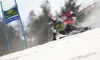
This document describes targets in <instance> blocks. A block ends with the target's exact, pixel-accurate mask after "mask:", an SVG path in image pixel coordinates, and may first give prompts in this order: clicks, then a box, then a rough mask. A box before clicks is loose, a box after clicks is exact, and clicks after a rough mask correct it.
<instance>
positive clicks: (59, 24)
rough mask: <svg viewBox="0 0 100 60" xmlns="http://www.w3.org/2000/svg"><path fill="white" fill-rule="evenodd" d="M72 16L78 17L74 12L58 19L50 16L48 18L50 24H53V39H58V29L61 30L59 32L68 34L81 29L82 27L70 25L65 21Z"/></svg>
mask: <svg viewBox="0 0 100 60" xmlns="http://www.w3.org/2000/svg"><path fill="white" fill-rule="evenodd" d="M71 17H76V14H75V13H72V14H71V15H66V16H64V17H61V18H58V19H56V20H54V19H53V18H48V20H47V22H48V25H50V26H51V29H52V31H53V40H57V39H56V34H57V32H56V31H59V33H60V34H62V35H67V34H69V33H70V32H71V31H73V30H75V31H79V30H80V28H77V27H75V26H72V25H69V24H67V23H65V22H64V20H65V19H68V18H71Z"/></svg>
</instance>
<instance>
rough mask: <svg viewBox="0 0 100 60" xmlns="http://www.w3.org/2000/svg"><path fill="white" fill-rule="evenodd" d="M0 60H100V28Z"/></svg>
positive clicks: (6, 56) (0, 58) (0, 59)
mask: <svg viewBox="0 0 100 60" xmlns="http://www.w3.org/2000/svg"><path fill="white" fill-rule="evenodd" d="M0 60H100V28H96V29H93V30H90V31H86V32H83V33H79V34H76V35H72V36H69V37H65V38H62V39H58V40H57V41H51V42H48V43H45V44H43V45H39V46H36V47H33V48H29V49H26V50H23V51H20V52H15V53H11V54H9V55H5V56H2V57H0Z"/></svg>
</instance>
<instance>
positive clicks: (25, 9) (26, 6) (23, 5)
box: [0, 0, 96, 21]
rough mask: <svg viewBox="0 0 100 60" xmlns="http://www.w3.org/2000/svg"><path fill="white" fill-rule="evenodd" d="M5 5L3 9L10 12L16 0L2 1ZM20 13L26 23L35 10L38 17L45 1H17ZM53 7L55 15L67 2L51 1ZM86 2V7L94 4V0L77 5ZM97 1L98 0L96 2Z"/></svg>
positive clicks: (80, 0)
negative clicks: (31, 12) (30, 13)
mask: <svg viewBox="0 0 100 60" xmlns="http://www.w3.org/2000/svg"><path fill="white" fill-rule="evenodd" d="M0 1H2V4H3V9H4V10H8V9H10V8H11V7H12V6H13V5H14V4H15V2H14V0H0ZM16 1H17V4H18V7H19V12H20V16H21V19H22V21H26V20H27V19H28V15H29V12H30V11H31V10H33V11H34V12H35V14H36V15H37V16H38V15H39V14H40V13H41V12H42V10H41V8H40V5H41V4H42V3H43V1H44V0H16ZM49 1H50V5H51V13H52V14H53V15H55V14H54V13H55V12H56V11H57V12H59V11H60V7H63V6H64V4H65V0H49ZM83 1H84V7H85V6H88V5H90V4H92V3H94V0H88V1H87V0H77V4H83ZM95 1H96V0H95ZM0 16H2V12H1V8H0Z"/></svg>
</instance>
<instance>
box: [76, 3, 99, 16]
mask: <svg viewBox="0 0 100 60" xmlns="http://www.w3.org/2000/svg"><path fill="white" fill-rule="evenodd" d="M95 4H97V2H95V3H94V4H92V5H90V6H88V7H86V8H84V9H82V10H81V11H80V12H82V11H84V10H86V9H87V8H89V7H91V6H93V5H95ZM80 12H78V13H77V14H79V13H80Z"/></svg>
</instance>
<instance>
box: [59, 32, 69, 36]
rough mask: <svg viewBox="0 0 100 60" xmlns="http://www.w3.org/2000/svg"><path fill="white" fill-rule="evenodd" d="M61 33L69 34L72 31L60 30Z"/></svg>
mask: <svg viewBox="0 0 100 60" xmlns="http://www.w3.org/2000/svg"><path fill="white" fill-rule="evenodd" d="M59 33H60V34H62V35H67V34H69V33H70V31H59Z"/></svg>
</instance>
